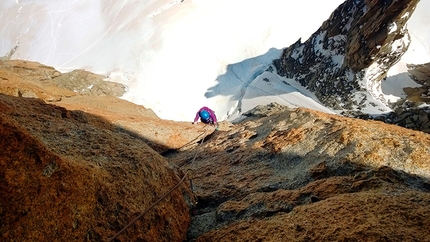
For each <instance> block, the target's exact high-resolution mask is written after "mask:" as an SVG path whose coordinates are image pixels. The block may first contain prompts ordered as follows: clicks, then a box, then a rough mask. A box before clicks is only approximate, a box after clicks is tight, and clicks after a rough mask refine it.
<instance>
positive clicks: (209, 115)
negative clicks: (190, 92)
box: [193, 107, 218, 130]
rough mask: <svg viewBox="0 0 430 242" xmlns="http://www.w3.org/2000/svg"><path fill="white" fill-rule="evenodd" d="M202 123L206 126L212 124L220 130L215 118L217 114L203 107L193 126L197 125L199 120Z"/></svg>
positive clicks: (197, 114)
mask: <svg viewBox="0 0 430 242" xmlns="http://www.w3.org/2000/svg"><path fill="white" fill-rule="evenodd" d="M199 117H200V121H202V122H203V123H205V124H212V125H213V126H214V127H215V129H216V130H218V122H217V119H216V116H215V112H214V111H212V110H211V109H210V108H208V107H202V108H201V109H200V110H199V111H198V112H197V113H196V117H195V118H194V122H193V124H197V120H199Z"/></svg>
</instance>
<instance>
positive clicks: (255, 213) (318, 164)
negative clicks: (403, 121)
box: [170, 103, 430, 241]
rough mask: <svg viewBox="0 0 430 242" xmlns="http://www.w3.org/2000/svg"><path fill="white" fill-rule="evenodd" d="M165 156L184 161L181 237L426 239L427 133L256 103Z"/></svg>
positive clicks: (429, 191) (429, 194) (429, 222)
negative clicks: (186, 182) (192, 203)
mask: <svg viewBox="0 0 430 242" xmlns="http://www.w3.org/2000/svg"><path fill="white" fill-rule="evenodd" d="M246 116H247V118H246V119H244V120H243V121H241V122H240V123H237V124H234V125H231V126H230V127H229V129H228V130H225V131H222V132H216V133H214V134H212V135H211V136H209V137H207V138H206V139H205V140H203V141H201V142H202V143H200V144H199V145H198V146H196V147H195V148H193V149H188V150H181V151H180V152H178V153H176V154H172V155H171V157H170V159H171V160H172V162H174V163H175V164H176V165H177V166H179V167H181V169H182V170H192V171H194V172H193V178H192V182H193V184H194V189H193V191H194V194H195V196H196V199H197V205H196V207H195V210H194V213H193V216H192V219H191V226H190V229H189V231H188V241H349V240H351V241H380V240H388V241H414V240H416V241H428V240H430V237H429V235H428V232H427V231H428V228H430V219H428V216H427V215H426V214H427V213H428V212H430V206H429V205H430V182H429V178H430V135H428V134H425V133H423V132H419V131H412V130H410V129H406V128H402V127H398V126H395V125H389V124H385V123H383V122H380V121H371V120H369V121H365V120H360V119H353V118H346V117H341V116H337V115H329V114H324V113H321V112H316V111H312V110H307V109H302V108H297V109H291V108H288V107H284V106H280V105H278V104H276V103H273V104H271V105H267V106H259V107H256V108H255V109H253V110H251V111H249V112H248V113H246Z"/></svg>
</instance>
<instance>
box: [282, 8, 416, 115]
mask: <svg viewBox="0 0 430 242" xmlns="http://www.w3.org/2000/svg"><path fill="white" fill-rule="evenodd" d="M418 2H419V1H418V0H412V1H410V0H398V1H376V0H375V1H352V0H351V1H346V2H345V3H343V4H342V5H340V6H339V7H338V8H337V9H336V10H335V11H334V12H333V13H332V15H331V16H330V18H329V19H328V20H327V21H325V22H324V23H323V24H322V26H321V27H320V28H319V29H318V30H317V31H316V32H315V33H314V34H313V35H312V36H311V37H310V38H309V39H308V40H307V41H306V42H304V43H301V41H300V40H299V41H297V42H296V43H295V44H293V45H291V46H290V47H288V48H286V49H285V50H284V51H283V53H282V55H281V56H280V58H279V59H278V60H275V65H276V66H277V68H278V70H277V71H278V73H279V74H280V75H282V76H286V77H289V78H294V79H296V80H297V81H298V82H300V84H301V85H302V86H305V87H307V88H308V89H309V90H311V91H313V92H314V93H315V95H316V96H317V97H318V99H319V100H320V101H321V102H322V103H323V104H324V105H326V106H327V107H331V108H333V109H335V110H338V112H339V113H343V114H355V115H357V114H362V113H366V114H377V113H384V112H389V108H388V107H387V106H388V103H387V100H386V99H385V98H384V95H383V94H382V92H381V80H382V79H383V78H384V77H386V73H387V70H388V69H389V68H390V67H391V66H392V65H394V64H395V63H396V62H397V61H399V59H400V57H401V56H402V55H403V54H404V52H405V51H406V50H407V48H408V46H409V42H410V41H409V36H408V32H407V29H406V22H407V20H408V19H409V17H410V16H411V15H412V13H413V12H414V10H415V7H416V5H417V3H418Z"/></svg>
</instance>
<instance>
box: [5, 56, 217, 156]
mask: <svg viewBox="0 0 430 242" xmlns="http://www.w3.org/2000/svg"><path fill="white" fill-rule="evenodd" d="M101 81H102V79H101V77H100V76H99V75H95V74H92V73H90V72H86V71H82V70H76V71H72V72H70V73H64V74H61V73H60V72H58V71H56V70H55V69H54V68H52V67H49V66H44V65H42V64H40V63H37V62H30V61H20V60H0V93H3V94H7V95H11V96H16V97H33V98H40V99H42V100H44V101H47V102H53V103H55V105H57V106H62V107H65V108H67V109H69V110H82V111H85V112H87V113H91V114H94V115H97V116H100V117H103V118H104V119H106V120H108V121H109V122H112V123H113V124H115V125H117V126H119V127H122V128H124V129H127V130H130V131H133V132H135V133H136V134H138V135H139V136H141V137H143V138H144V139H145V141H146V143H147V144H149V145H150V146H151V147H152V148H153V149H155V150H156V151H157V152H159V153H163V152H166V151H168V150H170V149H178V148H180V147H182V146H184V145H187V144H188V143H189V142H190V141H192V140H193V139H195V138H196V137H197V136H199V135H200V134H201V133H200V129H199V127H196V126H193V125H192V124H191V122H192V120H193V118H194V117H190V122H189V123H184V122H182V123H181V124H182V125H179V126H178V123H177V122H173V121H169V120H161V119H160V118H158V117H157V116H156V115H155V113H154V112H153V111H152V110H150V109H146V108H145V107H143V106H140V105H136V104H133V103H130V102H128V101H125V100H122V99H120V98H118V97H116V96H117V95H118V94H120V93H122V92H121V91H123V90H124V89H123V87H122V86H120V85H119V84H117V83H112V82H106V83H102V82H101ZM208 132H213V129H212V130H211V131H208Z"/></svg>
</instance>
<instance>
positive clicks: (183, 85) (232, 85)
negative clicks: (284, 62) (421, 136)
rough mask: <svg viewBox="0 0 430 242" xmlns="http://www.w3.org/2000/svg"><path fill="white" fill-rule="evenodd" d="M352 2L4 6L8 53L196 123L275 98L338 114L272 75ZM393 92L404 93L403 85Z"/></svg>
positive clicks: (38, 2) (113, 0)
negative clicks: (114, 86) (275, 65)
mask: <svg viewBox="0 0 430 242" xmlns="http://www.w3.org/2000/svg"><path fill="white" fill-rule="evenodd" d="M342 2H343V1H342V0H328V1H317V0H302V1H295V2H294V3H293V2H291V1H277V0H265V1H249V0H217V1H204V0H184V1H181V0H145V1H138V0H69V1H65V0H61V1H59V0H57V1H55V0H2V1H1V2H0V55H7V56H10V57H11V58H12V59H25V60H31V61H38V62H41V63H43V64H46V65H50V66H53V67H55V68H56V69H58V70H60V71H62V72H68V71H71V70H73V69H86V70H89V71H92V72H95V73H99V74H104V75H106V77H107V78H108V79H109V80H111V81H117V82H121V83H124V84H126V85H127V86H128V92H127V94H126V95H125V96H124V97H123V98H124V99H127V100H129V101H132V102H135V103H137V104H142V105H144V106H145V107H147V108H151V109H152V110H154V111H155V112H156V113H157V115H158V116H159V117H161V118H164V119H172V120H177V121H191V120H192V119H193V118H194V115H195V112H196V111H197V110H198V109H199V108H200V107H201V106H203V105H205V106H209V107H211V108H213V109H214V110H215V111H216V113H217V116H218V118H219V119H227V118H229V119H233V118H236V117H237V114H238V113H237V111H239V110H240V111H246V110H247V109H250V108H252V107H253V106H255V105H258V104H265V103H268V102H271V101H277V102H279V103H282V104H288V105H297V106H303V107H309V108H313V109H317V110H321V111H325V112H330V110H328V109H327V108H325V107H323V106H321V105H320V104H319V103H318V102H316V101H315V100H314V97H313V96H312V94H310V93H308V92H307V91H306V90H303V89H302V88H301V87H300V86H299V85H297V84H295V83H294V81H293V80H280V79H279V78H278V79H279V80H277V81H272V82H273V83H270V85H267V83H266V84H265V81H264V80H265V79H264V78H265V77H266V75H271V74H270V72H265V70H266V69H267V68H268V66H269V64H270V63H271V61H272V60H273V59H275V58H277V57H278V56H279V55H280V50H281V49H282V48H285V47H288V46H289V45H290V44H292V43H294V42H295V41H297V40H298V39H299V38H302V40H305V39H307V38H308V37H309V36H310V35H311V34H312V33H313V32H314V31H315V30H317V29H318V28H319V26H320V25H321V23H322V22H323V21H324V20H326V19H327V18H328V17H329V16H330V14H331V12H332V11H333V10H334V9H335V8H336V7H337V6H338V5H340V4H341V3H342ZM429 2H430V0H421V2H420V3H419V5H418V8H417V10H416V13H415V14H414V16H413V17H412V19H411V20H410V22H411V23H412V24H411V26H410V28H411V29H414V27H415V28H416V30H414V31H413V34H412V36H414V37H415V38H416V39H417V41H415V40H413V41H412V45H414V43H417V42H420V44H417V45H416V46H417V47H413V48H412V49H413V50H414V51H415V52H414V53H412V54H411V55H410V56H409V58H410V59H415V55H416V54H420V55H424V57H422V58H421V59H420V61H421V62H422V61H425V60H426V58H427V57H428V56H430V54H429V53H428V52H429V49H428V46H429V44H428V43H429V35H428V32H429V31H420V29H421V28H422V27H425V25H424V23H425V17H423V16H425V13H426V10H427V9H429ZM416 15H418V16H417V17H416V18H415V20H414V17H415V16H416ZM414 21H415V22H414ZM425 33H426V34H427V35H423V34H425ZM423 36H424V37H423ZM422 48H424V49H425V50H426V51H427V52H423V51H422ZM405 57H406V55H405ZM403 71H404V70H401V69H398V70H397V72H396V71H394V72H393V74H392V76H395V75H397V73H399V72H403ZM266 78H267V77H266ZM270 79H272V80H274V79H276V77H271V78H270ZM281 82H283V83H285V82H287V83H289V84H290V85H279V84H280V83H281ZM393 83H395V82H393ZM386 86H389V87H391V88H393V86H395V87H394V88H393V90H391V91H390V92H391V93H392V95H401V93H400V92H399V93H397V92H398V89H396V88H397V86H400V85H398V84H397V83H395V85H391V84H390V85H386Z"/></svg>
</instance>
